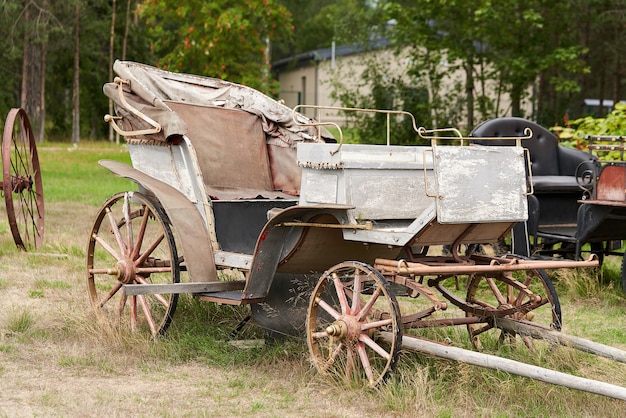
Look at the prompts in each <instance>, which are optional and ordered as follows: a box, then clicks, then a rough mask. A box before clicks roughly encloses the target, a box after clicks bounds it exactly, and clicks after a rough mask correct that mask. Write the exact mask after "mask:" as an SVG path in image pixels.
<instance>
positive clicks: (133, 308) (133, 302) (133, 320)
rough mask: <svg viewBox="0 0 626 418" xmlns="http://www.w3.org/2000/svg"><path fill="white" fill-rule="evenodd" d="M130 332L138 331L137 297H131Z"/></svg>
mask: <svg viewBox="0 0 626 418" xmlns="http://www.w3.org/2000/svg"><path fill="white" fill-rule="evenodd" d="M130 330H131V331H132V332H135V331H137V296H134V295H133V296H131V297H130Z"/></svg>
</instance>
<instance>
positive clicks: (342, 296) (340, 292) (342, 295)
mask: <svg viewBox="0 0 626 418" xmlns="http://www.w3.org/2000/svg"><path fill="white" fill-rule="evenodd" d="M332 277H333V283H334V284H335V290H336V291H337V297H338V298H339V306H341V313H342V314H345V313H348V300H347V298H346V292H345V291H344V287H343V284H342V283H341V279H340V278H339V276H338V275H337V273H333V276H332Z"/></svg>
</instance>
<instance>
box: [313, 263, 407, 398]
mask: <svg viewBox="0 0 626 418" xmlns="http://www.w3.org/2000/svg"><path fill="white" fill-rule="evenodd" d="M380 331H387V332H390V333H391V335H392V338H391V342H385V341H383V340H382V339H381V338H378V333H379V332H380ZM306 335H307V343H308V346H309V351H310V353H311V357H312V360H313V363H314V365H315V367H316V368H317V369H318V371H320V372H321V373H323V374H334V375H336V376H337V377H340V378H342V379H345V380H347V381H352V380H365V381H367V384H368V385H369V386H370V387H374V386H376V385H377V384H379V383H380V382H382V381H383V380H384V379H385V378H386V377H387V376H388V374H389V373H390V372H391V371H393V370H394V369H395V366H396V363H397V361H398V357H399V354H400V348H401V345H402V329H401V321H400V309H399V307H398V302H397V300H396V298H395V296H394V295H393V294H392V293H391V291H390V287H389V284H388V283H387V281H386V280H385V278H384V277H383V276H382V274H380V273H379V272H378V271H377V270H375V269H374V268H372V267H371V266H369V265H367V264H364V263H360V262H356V261H348V262H344V263H341V264H337V265H336V266H334V267H332V268H330V269H329V270H327V271H326V272H325V273H324V274H323V275H322V277H321V278H320V279H319V281H318V283H317V286H316V287H315V289H314V290H313V293H312V295H311V301H310V304H309V310H308V313H307V327H306Z"/></svg>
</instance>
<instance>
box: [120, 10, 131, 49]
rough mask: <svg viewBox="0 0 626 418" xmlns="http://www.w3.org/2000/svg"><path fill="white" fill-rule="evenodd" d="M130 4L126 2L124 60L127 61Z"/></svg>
mask: <svg viewBox="0 0 626 418" xmlns="http://www.w3.org/2000/svg"><path fill="white" fill-rule="evenodd" d="M130 3H131V0H128V1H127V2H126V21H125V22H124V39H123V40H122V60H123V61H124V60H126V45H127V44H128V29H129V27H130Z"/></svg>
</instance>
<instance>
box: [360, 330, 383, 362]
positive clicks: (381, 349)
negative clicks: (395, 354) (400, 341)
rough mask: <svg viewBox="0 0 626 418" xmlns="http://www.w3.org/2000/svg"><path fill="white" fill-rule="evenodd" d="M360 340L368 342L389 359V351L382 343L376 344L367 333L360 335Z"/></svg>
mask: <svg viewBox="0 0 626 418" xmlns="http://www.w3.org/2000/svg"><path fill="white" fill-rule="evenodd" d="M359 341H361V342H362V343H364V344H366V345H367V346H368V347H369V348H371V349H372V350H374V351H375V352H377V353H378V355H379V356H381V357H382V358H384V359H385V360H389V357H390V356H389V353H388V352H386V351H385V350H384V349H383V348H382V347H381V346H380V345H378V344H376V342H375V341H374V340H372V339H371V338H370V337H369V336H368V335H367V334H361V335H360V336H359Z"/></svg>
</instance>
